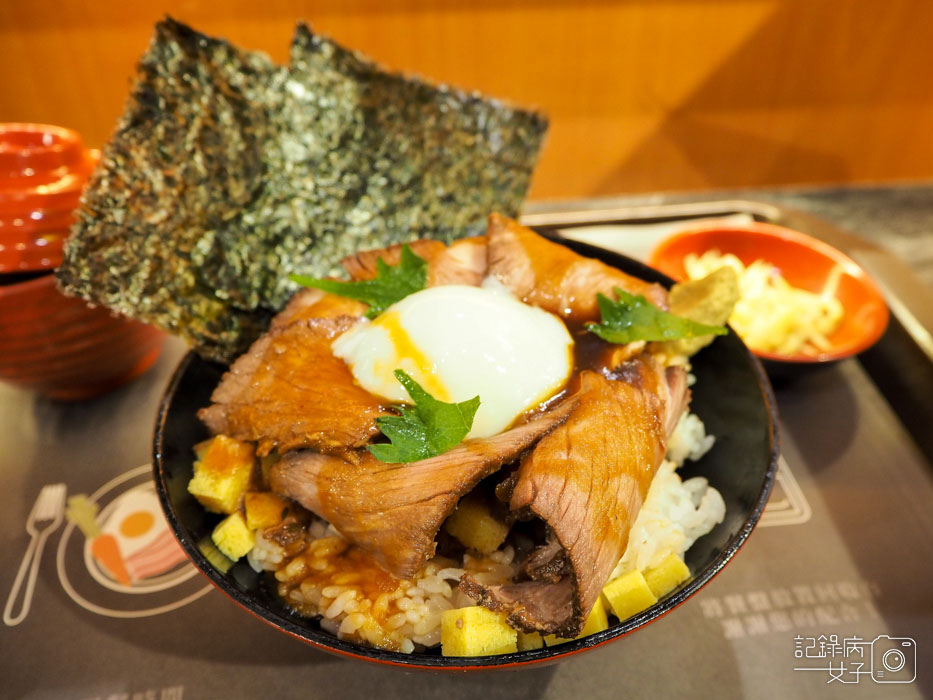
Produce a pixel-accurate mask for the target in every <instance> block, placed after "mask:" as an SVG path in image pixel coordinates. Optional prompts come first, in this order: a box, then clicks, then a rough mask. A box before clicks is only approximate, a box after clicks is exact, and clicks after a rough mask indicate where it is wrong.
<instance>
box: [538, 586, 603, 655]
mask: <svg viewBox="0 0 933 700" xmlns="http://www.w3.org/2000/svg"><path fill="white" fill-rule="evenodd" d="M608 628H609V615H608V614H607V613H606V603H605V602H604V601H603V597H602V595H600V596H599V598H597V599H596V604H595V605H594V606H593V609H592V610H590V614H589V616H587V618H586V622H585V623H584V625H583V631H582V632H580V634H578V635H577V636H576V637H574V638H573V639H580V638H581V637H586V636H589V635H591V634H596V633H597V632H602V631H603V630H604V629H608ZM573 639H567V638H565V637H558V636H557V635H554V634H549V635H547V636H546V637H545V638H544V641H545V643H546V644H547V645H548V646H549V647H552V646H555V645H557V644H563V643H564V642H572V641H573Z"/></svg>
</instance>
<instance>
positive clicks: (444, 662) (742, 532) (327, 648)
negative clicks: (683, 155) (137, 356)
mask: <svg viewBox="0 0 933 700" xmlns="http://www.w3.org/2000/svg"><path fill="white" fill-rule="evenodd" d="M546 237H547V238H549V239H551V240H556V241H558V242H560V243H561V244H562V245H567V246H568V247H571V249H572V250H575V251H576V252H578V253H580V254H582V255H584V256H586V257H592V258H597V259H600V260H601V261H602V262H605V263H606V264H609V265H612V266H613V267H618V266H617V265H614V264H613V262H612V261H613V260H619V259H624V260H626V261H627V262H628V263H629V264H632V263H634V267H636V268H639V269H643V270H644V271H645V272H646V273H647V274H654V275H661V276H662V277H665V278H666V280H665V281H666V283H667V284H670V283H671V282H673V280H672V279H671V278H670V277H668V276H667V275H665V274H664V273H662V272H659V271H658V270H655V269H653V268H650V267H648V266H647V265H645V264H644V263H641V262H639V261H637V260H634V259H633V258H629V257H628V256H624V255H621V254H618V253H614V252H612V251H608V250H606V249H604V248H598V247H596V246H591V245H588V244H585V243H580V242H576V241H567V240H561V239H559V238H558V237H556V236H552V235H547V236H546ZM636 274H637V273H636ZM735 336H736V340H737V341H738V342H739V343H740V344H741V345H742V347H743V348H744V349H745V351H746V353H747V357H748V360H749V365H750V368H751V370H752V374H753V377H754V380H755V383H756V385H757V387H758V390H759V392H760V395H761V397H762V400H763V402H764V407H765V413H766V415H767V419H768V420H767V438H768V464H767V467H766V469H765V471H764V474H763V480H762V484H761V488H760V490H759V492H758V495H757V497H756V499H755V501H754V503H753V504H752V506H751V508H750V510H749V512H748V515H747V517H746V518H745V521H744V522H743V523H742V526H741V527H740V528H739V529H738V530H737V531H736V532H735V533H734V534H733V535H732V536H731V537H730V538H729V540H728V543H727V545H726V546H725V547H723V549H722V550H721V551H720V552H719V553H718V554H717V555H716V557H715V558H714V559H713V560H712V561H711V562H710V563H708V564H707V565H706V566H705V567H704V568H703V569H702V570H701V571H699V572H697V574H696V575H695V576H693V577H692V578H691V579H689V580H688V581H687V582H686V583H685V584H683V585H681V586H680V587H679V588H677V589H676V590H675V591H674V592H673V593H671V594H668V595H667V596H666V597H665V598H663V599H662V600H660V601H658V602H657V603H655V604H654V605H652V606H651V607H649V608H647V609H646V610H643V611H642V612H640V613H638V614H637V615H635V616H633V617H630V618H628V619H627V620H624V621H621V622H619V623H618V624H615V625H612V626H610V627H609V628H607V629H605V630H602V631H601V632H597V633H595V634H591V635H588V636H586V637H583V638H581V639H574V640H572V641H569V642H564V643H562V644H559V645H555V646H550V647H548V646H545V647H542V648H541V649H533V650H526V651H517V652H513V653H509V654H499V655H491V656H480V657H469V656H462V657H461V656H441V655H431V656H428V655H416V654H403V653H401V652H395V651H388V650H384V649H376V648H370V647H364V646H363V645H361V644H357V643H354V642H347V641H344V640H341V639H338V638H337V637H336V636H334V635H330V634H329V633H327V632H325V631H323V630H321V631H320V632H318V631H316V630H308V629H307V628H306V627H303V626H301V625H299V624H298V623H297V622H296V620H298V619H300V618H298V617H294V618H289V617H286V616H285V615H282V614H280V613H278V612H276V611H271V610H265V611H264V612H265V614H263V615H260V614H259V613H258V612H257V611H256V610H253V609H252V608H251V605H252V603H251V601H250V600H248V596H247V595H246V594H245V593H243V592H241V591H239V590H237V589H236V588H235V587H234V586H232V585H231V584H230V582H229V580H228V577H227V576H226V575H225V574H221V573H220V572H219V571H218V570H217V569H215V568H214V567H213V566H212V565H211V564H210V563H209V562H208V561H207V559H206V558H205V557H204V555H203V554H202V553H201V552H200V550H199V548H198V546H197V543H196V542H194V541H193V540H192V539H191V538H190V537H188V535H187V532H186V529H185V527H184V526H183V525H182V524H181V522H180V521H179V519H178V516H177V514H176V512H175V509H174V508H173V507H171V502H170V499H169V493H168V488H167V485H166V482H165V480H164V479H163V475H164V470H163V445H162V438H163V436H164V432H165V427H166V422H167V420H168V413H169V408H170V405H171V401H172V398H173V396H174V395H175V392H176V391H177V389H178V386H179V384H180V383H181V381H182V379H183V378H184V376H185V373H186V372H187V370H188V368H189V367H190V365H191V364H192V363H193V362H195V361H197V360H198V359H199V358H198V356H197V355H196V354H195V353H194V352H192V351H189V352H188V353H187V354H186V355H185V356H184V357H183V358H182V359H181V361H180V363H179V364H178V366H177V367H176V369H175V371H174V373H173V374H172V377H171V379H170V380H169V383H168V385H167V386H166V388H165V391H164V393H163V395H162V398H161V400H160V402H159V410H158V414H157V417H156V423H155V430H154V432H153V441H152V457H153V458H152V469H153V480H154V481H155V486H156V492H157V494H158V496H159V501H160V503H161V505H162V509H163V512H164V515H165V517H166V519H167V520H168V522H169V526H170V528H171V530H172V533H173V535H174V536H175V537H176V539H177V540H178V541H179V543H180V544H181V547H182V549H183V550H184V551H185V554H186V555H187V556H188V558H189V560H191V562H192V563H193V564H194V566H195V568H197V569H198V571H199V572H200V573H201V574H202V575H203V576H204V577H205V578H206V579H207V580H208V581H209V582H210V583H211V584H212V585H213V586H214V587H215V588H216V589H218V590H219V591H220V592H221V593H223V594H224V595H225V596H227V598H229V599H230V600H232V601H233V602H234V603H236V604H237V605H239V606H240V607H241V608H243V609H244V610H246V611H247V612H249V613H250V614H251V615H252V616H253V617H255V618H257V619H259V620H261V621H262V622H264V623H266V624H268V625H270V626H271V627H274V628H276V629H278V630H280V631H282V632H285V633H286V634H288V635H289V636H291V637H294V638H296V639H299V640H300V641H302V642H304V643H306V644H310V645H311V646H313V647H315V648H317V649H320V650H321V651H324V652H327V653H332V654H337V655H339V656H342V657H347V658H354V659H359V660H362V661H368V662H374V663H378V664H381V665H386V666H391V667H395V668H401V669H406V670H407V669H417V670H426V671H435V672H444V673H462V672H466V671H481V670H486V671H494V670H503V669H516V668H530V667H537V666H541V665H547V664H550V663H554V662H557V661H559V660H562V659H565V658H567V657H570V656H573V655H575V654H578V653H580V652H583V651H586V650H589V649H594V648H596V647H600V646H603V645H605V644H608V643H609V642H612V641H614V640H616V639H619V638H621V637H624V636H626V635H628V634H630V633H631V632H633V631H635V630H636V629H638V628H640V627H643V626H645V625H647V624H650V623H651V622H654V621H655V620H657V619H659V618H660V617H662V616H664V615H666V614H667V613H669V612H670V611H671V610H673V609H674V608H676V607H677V606H678V605H680V604H681V603H683V602H684V601H685V600H687V599H688V598H689V597H691V596H692V595H694V594H695V593H697V592H699V590H700V589H701V588H703V587H704V586H705V585H706V584H707V583H709V582H710V580H712V578H713V577H715V576H716V575H717V574H719V572H721V571H722V569H723V568H724V567H725V566H726V564H728V563H729V562H730V561H731V560H732V558H733V557H734V556H735V554H736V553H737V552H738V551H739V550H740V549H741V548H742V547H743V546H744V544H745V542H746V541H747V540H748V537H749V535H751V533H752V531H753V530H754V529H755V527H756V525H757V523H758V520H759V519H760V517H761V514H762V512H763V511H764V508H765V505H766V504H767V502H768V498H769V497H770V494H771V490H772V487H773V485H774V480H775V476H776V473H777V464H778V459H779V456H780V444H779V443H780V441H779V435H778V410H777V401H776V399H775V396H774V392H773V389H772V388H771V384H770V382H769V380H768V376H767V374H766V372H765V370H764V367H763V366H762V364H761V362H760V360H759V359H758V358H757V357H755V355H754V354H753V353H752V352H751V351H750V350H749V349H748V347H747V346H746V345H745V344H744V343H742V341H741V338H739V337H738V335H737V334H735ZM311 633H315V636H316V634H320V636H321V641H318V640H317V639H314V638H313V637H312V634H311Z"/></svg>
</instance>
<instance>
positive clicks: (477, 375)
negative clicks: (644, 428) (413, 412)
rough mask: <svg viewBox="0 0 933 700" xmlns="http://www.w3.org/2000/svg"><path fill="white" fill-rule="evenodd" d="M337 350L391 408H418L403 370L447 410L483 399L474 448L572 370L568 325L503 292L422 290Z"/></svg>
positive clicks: (348, 336) (338, 343)
mask: <svg viewBox="0 0 933 700" xmlns="http://www.w3.org/2000/svg"><path fill="white" fill-rule="evenodd" d="M332 349H333V351H334V354H335V355H336V356H337V357H340V358H341V359H343V360H344V361H345V362H346V363H347V364H348V365H349V367H350V370H351V371H352V373H353V376H354V377H355V378H356V381H357V382H359V384H360V385H361V386H362V387H363V388H364V389H366V390H367V391H369V392H371V393H373V394H376V395H377V396H381V397H384V398H386V399H389V400H391V401H393V402H399V403H409V402H410V401H411V400H410V398H409V396H408V393H407V392H406V391H405V389H404V387H402V385H401V384H400V383H399V382H398V379H396V377H395V375H394V371H395V370H396V369H401V370H404V371H405V372H407V373H408V374H409V375H410V376H411V377H412V378H413V379H414V380H415V381H416V382H418V383H419V384H420V385H421V386H422V387H424V389H425V391H427V392H428V393H429V394H431V395H432V396H433V397H434V398H436V399H439V400H441V401H446V402H448V403H453V402H459V401H466V400H468V399H471V398H473V397H474V396H477V395H479V397H480V406H479V409H478V410H477V412H476V416H475V418H474V420H473V428H472V430H471V431H470V433H469V435H467V437H468V438H474V437H489V436H490V435H495V434H496V433H499V432H501V431H503V430H505V429H506V428H508V427H509V425H510V424H511V423H512V422H513V421H514V420H515V419H516V418H517V417H518V416H519V415H521V414H522V413H524V412H525V411H527V410H529V409H531V408H533V407H534V406H536V405H538V404H539V403H541V402H542V401H546V400H547V399H548V398H550V397H551V396H553V395H554V394H556V393H557V392H558V391H560V390H561V389H562V388H563V386H564V384H565V383H566V381H567V379H568V377H569V376H570V372H571V370H572V369H573V339H572V338H571V336H570V333H569V332H568V330H567V327H566V326H565V325H564V323H563V321H561V320H560V319H559V318H557V317H556V316H554V315H552V314H549V313H548V312H546V311H543V310H541V309H538V308H536V307H533V306H529V305H527V304H523V303H522V302H521V301H519V300H518V299H516V298H515V297H513V296H512V295H510V294H509V293H508V292H507V291H506V290H505V289H504V288H502V287H499V288H495V287H485V288H484V287H470V286H465V285H446V286H439V287H430V288H428V289H424V290H422V291H420V292H416V293H415V294H411V295H409V296H407V297H405V298H404V299H402V300H401V301H400V302H398V303H396V304H394V305H392V306H391V307H389V308H388V309H387V310H386V311H384V312H383V313H382V314H380V315H379V316H378V317H376V318H375V319H374V320H373V321H369V322H367V321H364V322H362V323H360V324H358V325H356V326H355V327H354V328H352V329H350V330H349V331H347V332H346V333H344V334H342V335H341V336H339V337H338V338H337V339H336V340H334V343H333V345H332Z"/></svg>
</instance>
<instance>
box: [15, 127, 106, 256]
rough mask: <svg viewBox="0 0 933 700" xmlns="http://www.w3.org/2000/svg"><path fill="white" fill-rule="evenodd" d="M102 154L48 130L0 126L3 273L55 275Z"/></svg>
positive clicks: (64, 132)
mask: <svg viewBox="0 0 933 700" xmlns="http://www.w3.org/2000/svg"><path fill="white" fill-rule="evenodd" d="M99 155H100V154H99V153H98V152H97V151H94V150H89V149H87V148H85V147H84V143H83V142H82V140H81V136H80V135H79V134H78V133H77V132H75V131H72V130H70V129H64V128H62V127H58V126H51V125H48V124H17V123H14V124H0V273H22V272H33V271H38V270H51V269H54V268H55V267H57V266H58V264H59V263H61V261H62V249H63V245H64V242H65V239H66V238H67V237H68V230H69V228H70V227H71V224H72V222H73V219H74V214H73V212H74V210H75V208H76V207H77V206H78V202H79V200H80V198H81V191H82V189H83V188H84V184H85V182H87V179H88V177H89V176H90V174H91V171H92V170H93V169H94V165H95V164H96V163H97V159H98V157H99Z"/></svg>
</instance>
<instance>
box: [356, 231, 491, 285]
mask: <svg viewBox="0 0 933 700" xmlns="http://www.w3.org/2000/svg"><path fill="white" fill-rule="evenodd" d="M408 245H409V246H410V247H411V250H412V252H413V253H415V255H418V256H419V257H422V258H424V259H425V260H426V261H427V263H428V286H429V287H437V286H440V285H444V284H466V285H471V286H474V287H475V286H478V285H479V283H480V282H482V281H483V277H484V276H485V274H486V239H485V238H484V237H477V238H465V239H463V240H460V241H456V242H454V243H453V244H451V246H450V247H447V246H446V245H444V244H443V243H442V242H441V241H435V240H430V239H421V240H417V241H412V242H411V243H409V244H408ZM401 257H402V244H400V243H399V244H395V245H392V246H389V247H388V248H380V249H378V250H367V251H363V252H360V253H357V254H356V255H351V256H349V257H346V258H344V259H343V260H342V261H341V264H342V265H343V267H344V269H345V270H346V271H347V272H348V273H349V274H350V278H351V279H353V280H371V279H373V278H374V277H375V276H376V272H377V270H378V266H377V261H378V260H380V259H381V260H382V261H383V262H384V263H385V264H386V265H392V266H394V265H398V263H399V261H400V260H401Z"/></svg>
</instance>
